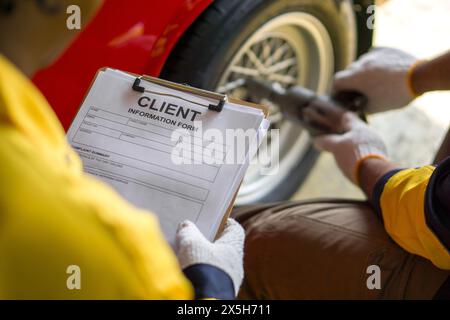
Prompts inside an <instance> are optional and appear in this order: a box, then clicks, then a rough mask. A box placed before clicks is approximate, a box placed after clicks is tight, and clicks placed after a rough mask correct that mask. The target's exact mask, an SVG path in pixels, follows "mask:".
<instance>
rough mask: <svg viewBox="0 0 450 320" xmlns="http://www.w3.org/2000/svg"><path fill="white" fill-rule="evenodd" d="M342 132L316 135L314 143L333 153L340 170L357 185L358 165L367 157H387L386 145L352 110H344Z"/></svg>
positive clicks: (319, 147) (317, 146)
mask: <svg viewBox="0 0 450 320" xmlns="http://www.w3.org/2000/svg"><path fill="white" fill-rule="evenodd" d="M341 126H342V131H344V132H345V133H343V134H328V135H322V136H319V137H316V138H315V139H314V145H315V146H316V148H318V149H320V150H325V151H329V152H331V153H333V155H334V158H335V159H336V162H337V164H338V166H339V168H341V170H342V172H343V173H344V174H345V175H346V176H347V178H349V179H350V180H351V181H353V182H354V183H356V184H357V185H359V177H358V173H359V167H360V165H361V163H362V162H363V161H364V160H365V159H367V158H380V159H386V158H387V151H386V146H385V145H384V143H383V141H382V140H381V138H380V137H379V136H378V135H377V134H376V133H375V132H374V131H372V129H370V128H369V127H368V126H367V124H366V123H365V122H364V121H362V120H361V119H360V118H358V116H357V115H355V114H354V113H353V112H349V111H348V112H346V113H344V115H343V116H342V120H341Z"/></svg>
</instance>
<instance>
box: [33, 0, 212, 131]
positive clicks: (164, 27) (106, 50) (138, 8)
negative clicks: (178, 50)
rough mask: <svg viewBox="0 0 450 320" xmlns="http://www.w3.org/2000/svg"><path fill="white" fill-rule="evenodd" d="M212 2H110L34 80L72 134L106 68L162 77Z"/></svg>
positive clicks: (132, 0) (155, 0)
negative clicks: (87, 95) (81, 109)
mask: <svg viewBox="0 0 450 320" xmlns="http://www.w3.org/2000/svg"><path fill="white" fill-rule="evenodd" d="M211 2H212V0H165V1H160V0H127V1H124V0H106V1H105V3H104V4H103V6H102V8H101V9H100V10H99V12H98V13H97V15H96V17H95V18H94V19H93V20H92V21H91V23H90V24H89V25H88V26H87V27H86V29H85V30H83V32H82V33H81V34H80V35H79V36H78V37H77V38H76V39H75V41H74V42H73V43H72V44H71V45H70V46H69V47H68V48H67V50H66V51H65V52H64V53H63V54H62V55H61V56H60V57H59V59H58V60H57V61H56V62H55V63H53V64H52V65H51V66H49V67H47V68H45V69H42V70H40V71H39V72H37V73H36V74H35V75H34V77H33V82H34V83H35V84H36V85H37V86H38V88H39V89H40V90H41V91H42V92H43V94H44V95H45V97H46V98H47V100H48V101H49V103H50V105H51V106H52V107H53V109H54V111H55V112H56V114H57V116H58V118H59V119H60V121H61V123H62V125H63V126H64V128H65V129H66V130H67V128H68V127H69V126H70V124H71V122H72V120H73V118H74V117H75V115H76V112H77V111H78V108H79V106H80V104H81V102H82V100H83V97H84V95H85V93H86V91H87V90H88V88H89V85H90V83H91V81H92V79H93V77H94V75H95V73H96V72H97V70H98V69H100V68H102V67H106V66H107V67H112V68H117V69H121V70H125V71H129V72H134V73H138V74H148V75H152V76H158V75H159V73H160V72H161V70H162V68H163V66H164V63H165V61H166V59H167V57H168V56H169V54H170V52H171V50H172V48H173V47H174V45H175V44H176V42H177V41H178V40H179V38H180V37H181V35H182V34H183V33H184V32H185V31H186V29H187V28H188V27H189V26H190V25H191V24H192V22H193V21H195V19H196V18H197V17H198V16H199V15H200V14H201V13H202V12H203V11H204V10H205V9H206V7H207V6H208V5H209V4H210V3H211Z"/></svg>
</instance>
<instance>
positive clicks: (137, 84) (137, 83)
mask: <svg viewBox="0 0 450 320" xmlns="http://www.w3.org/2000/svg"><path fill="white" fill-rule="evenodd" d="M142 80H145V81H148V82H151V83H154V84H157V85H160V86H163V87H167V88H170V89H174V90H178V91H183V92H187V93H191V94H194V95H197V96H200V97H203V98H209V99H213V100H217V101H218V103H217V105H215V104H209V105H208V109H209V110H213V111H217V112H220V111H222V109H223V106H224V105H225V102H227V100H228V97H227V95H225V94H220V93H215V92H211V91H207V90H203V89H198V88H194V87H190V86H188V85H183V84H178V83H175V82H171V81H167V80H162V79H158V78H154V77H150V76H139V77H137V78H136V80H134V83H133V90H134V91H138V92H146V90H145V88H144V87H143V86H141V81H142Z"/></svg>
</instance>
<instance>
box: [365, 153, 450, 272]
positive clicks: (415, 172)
mask: <svg viewBox="0 0 450 320" xmlns="http://www.w3.org/2000/svg"><path fill="white" fill-rule="evenodd" d="M449 175H450V158H449V159H447V160H445V161H444V162H442V163H441V164H440V165H439V166H438V167H437V168H435V167H434V166H425V167H422V168H416V169H407V170H396V171H393V172H390V173H388V174H387V175H385V176H384V177H383V178H381V179H380V181H378V182H377V184H376V186H375V190H374V200H373V201H374V204H375V206H376V207H377V209H378V210H377V211H378V212H379V213H380V215H381V216H382V218H383V221H384V226H385V228H386V231H387V232H388V234H389V235H390V236H391V237H392V239H393V240H394V241H395V242H396V243H398V244H399V245H400V246H401V247H402V248H403V249H405V250H406V251H408V252H410V253H414V254H417V255H420V256H422V257H424V258H426V259H428V260H430V261H431V262H432V263H433V264H434V265H435V266H437V267H438V268H441V269H444V270H450V223H449V222H450V211H449V210H448V207H449V204H450V193H449V194H448V195H447V192H448V190H450V178H449Z"/></svg>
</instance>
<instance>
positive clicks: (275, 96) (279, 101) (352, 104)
mask: <svg viewBox="0 0 450 320" xmlns="http://www.w3.org/2000/svg"><path fill="white" fill-rule="evenodd" d="M245 84H246V89H247V92H248V96H249V98H250V99H251V100H253V101H255V102H256V101H257V102H260V101H261V100H264V99H265V100H268V101H270V102H272V103H274V104H276V105H277V106H278V107H279V108H280V110H281V112H282V113H283V115H285V116H286V117H287V118H288V119H292V120H296V121H298V122H300V123H301V124H302V126H303V127H304V128H305V129H307V130H308V131H309V133H310V134H311V135H313V136H317V135H321V134H327V133H343V130H342V128H340V124H341V121H340V119H341V117H342V115H343V114H344V113H345V112H346V111H353V112H355V113H357V114H358V115H359V116H360V117H361V119H363V120H364V121H366V117H365V114H364V107H365V106H366V105H367V98H366V96H364V95H362V94H361V93H359V92H356V91H342V92H338V93H335V94H333V95H331V96H328V95H317V94H316V93H315V92H314V91H312V90H309V89H307V88H304V87H300V86H294V87H291V88H289V89H283V88H282V87H281V86H279V85H277V84H276V83H270V82H266V81H262V80H257V79H252V78H248V79H247V80H246V81H245Z"/></svg>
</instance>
